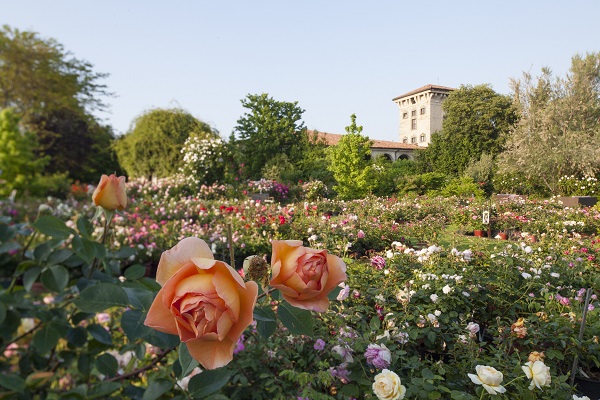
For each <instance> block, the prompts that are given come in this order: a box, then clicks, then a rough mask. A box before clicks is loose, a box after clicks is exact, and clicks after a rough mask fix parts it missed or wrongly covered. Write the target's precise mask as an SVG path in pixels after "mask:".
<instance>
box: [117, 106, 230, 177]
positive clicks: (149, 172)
mask: <svg viewBox="0 0 600 400" xmlns="http://www.w3.org/2000/svg"><path fill="white" fill-rule="evenodd" d="M192 134H194V135H197V136H198V137H200V138H213V137H217V136H218V134H217V133H216V131H214V130H213V129H212V128H211V127H210V126H209V125H208V124H206V123H204V122H202V121H200V120H198V119H196V118H194V116H192V115H191V114H189V113H188V112H186V111H184V110H181V109H176V108H171V109H160V108H157V109H152V110H148V111H146V112H145V113H143V114H142V115H140V116H139V117H137V118H136V119H135V121H134V123H133V128H132V129H131V130H130V131H129V132H127V134H125V135H124V136H123V137H121V138H119V139H118V140H117V141H116V142H115V150H116V152H117V156H118V159H119V163H120V164H121V165H122V166H123V168H124V169H125V171H126V172H127V174H128V175H129V176H130V177H146V178H152V177H159V178H162V177H167V176H171V175H174V174H176V173H177V172H178V170H179V168H180V167H181V166H182V160H183V154H182V153H181V149H182V148H183V146H184V144H185V141H186V140H187V138H188V137H190V135H192Z"/></svg>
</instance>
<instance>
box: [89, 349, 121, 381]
mask: <svg viewBox="0 0 600 400" xmlns="http://www.w3.org/2000/svg"><path fill="white" fill-rule="evenodd" d="M95 365H96V368H98V371H100V373H101V374H104V375H107V376H114V375H116V374H117V371H118V369H119V363H118V362H117V359H116V358H115V357H114V356H113V355H112V354H108V353H104V354H102V355H101V356H99V357H98V358H97V359H96V362H95Z"/></svg>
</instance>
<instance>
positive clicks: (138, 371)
mask: <svg viewBox="0 0 600 400" xmlns="http://www.w3.org/2000/svg"><path fill="white" fill-rule="evenodd" d="M173 350H175V349H174V348H170V349H166V350H163V351H162V352H161V353H160V354H158V355H157V356H156V358H155V359H154V360H152V362H151V363H150V364H148V365H146V366H145V367H142V368H138V369H135V370H133V371H131V372H129V373H126V374H123V375H118V376H113V377H112V378H109V379H106V380H105V381H104V382H115V381H121V380H123V379H127V378H131V377H133V376H137V375H139V374H141V373H142V372H146V371H148V370H149V369H152V368H154V366H155V365H156V364H158V363H159V362H161V361H162V360H163V359H164V358H165V357H166V356H167V355H168V354H169V353H170V352H172V351H173Z"/></svg>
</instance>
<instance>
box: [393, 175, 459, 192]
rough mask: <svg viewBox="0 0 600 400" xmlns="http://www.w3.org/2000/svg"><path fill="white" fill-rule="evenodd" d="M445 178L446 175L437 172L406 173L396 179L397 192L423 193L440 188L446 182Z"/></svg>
mask: <svg viewBox="0 0 600 400" xmlns="http://www.w3.org/2000/svg"><path fill="white" fill-rule="evenodd" d="M446 180H447V176H446V175H445V174H442V173H438V172H427V173H424V174H419V175H408V176H404V177H402V178H401V179H399V180H398V192H399V193H415V194H418V195H423V194H425V193H428V192H435V191H436V190H440V189H441V188H442V187H444V185H445V184H446Z"/></svg>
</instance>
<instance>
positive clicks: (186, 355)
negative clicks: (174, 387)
mask: <svg viewBox="0 0 600 400" xmlns="http://www.w3.org/2000/svg"><path fill="white" fill-rule="evenodd" d="M179 364H180V365H181V375H180V376H179V377H180V378H185V377H186V376H188V375H189V374H190V373H191V372H192V371H193V370H194V368H196V367H197V366H198V365H199V363H198V361H196V360H194V358H193V357H192V356H191V355H190V351H189V349H188V348H187V345H186V344H185V343H181V344H180V345H179Z"/></svg>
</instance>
